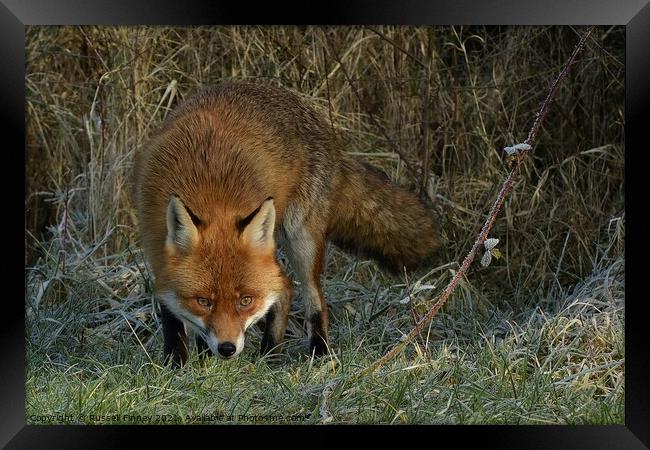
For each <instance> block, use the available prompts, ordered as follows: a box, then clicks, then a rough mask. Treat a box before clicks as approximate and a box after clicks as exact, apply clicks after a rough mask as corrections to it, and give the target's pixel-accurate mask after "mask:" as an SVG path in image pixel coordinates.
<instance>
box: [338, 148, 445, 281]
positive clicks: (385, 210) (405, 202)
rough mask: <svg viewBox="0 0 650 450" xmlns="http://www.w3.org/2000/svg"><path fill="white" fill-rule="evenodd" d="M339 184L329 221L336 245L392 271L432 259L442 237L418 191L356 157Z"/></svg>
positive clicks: (399, 270) (422, 263)
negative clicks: (411, 190)
mask: <svg viewBox="0 0 650 450" xmlns="http://www.w3.org/2000/svg"><path fill="white" fill-rule="evenodd" d="M340 182H341V184H342V188H341V189H339V191H338V192H339V194H338V196H337V203H336V204H335V205H334V209H333V214H332V217H331V220H330V225H329V235H330V239H331V240H332V241H333V242H334V243H335V244H336V245H338V246H339V247H341V248H343V249H345V250H351V251H353V252H358V253H360V254H362V255H365V256H368V257H370V258H373V259H375V260H376V261H377V262H378V263H379V264H380V265H381V266H383V268H385V269H388V270H390V271H391V272H393V273H401V272H402V270H403V269H402V267H403V266H406V267H407V268H408V269H416V268H418V267H421V266H423V265H425V264H427V263H430V262H431V259H432V258H431V257H432V256H433V255H434V254H435V251H436V249H437V247H438V241H439V238H438V230H437V226H436V220H435V218H434V215H433V211H431V210H430V209H428V208H427V207H426V206H425V205H424V203H423V202H422V201H421V200H420V199H419V198H418V197H417V196H416V195H415V194H414V193H412V192H409V191H407V190H406V189H404V188H402V187H400V186H398V185H396V184H395V183H393V182H392V181H390V180H389V179H388V177H386V176H385V175H384V174H383V173H381V172H379V171H378V170H377V169H375V168H373V167H372V166H370V165H367V164H363V163H361V162H358V161H356V160H346V161H345V162H344V165H343V178H342V180H341V181H340Z"/></svg>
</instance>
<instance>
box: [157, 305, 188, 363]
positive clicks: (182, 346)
mask: <svg viewBox="0 0 650 450" xmlns="http://www.w3.org/2000/svg"><path fill="white" fill-rule="evenodd" d="M160 318H161V321H162V329H163V341H164V345H163V347H164V349H163V353H164V359H163V362H164V364H165V365H166V364H167V363H169V360H170V359H171V361H172V366H173V367H180V366H182V365H183V364H185V362H186V361H187V355H188V345H187V335H186V334H185V327H184V326H183V323H182V322H181V321H180V320H178V319H177V318H176V317H174V315H173V314H172V313H171V312H170V311H169V310H168V309H167V307H166V306H165V305H164V304H162V303H161V304H160Z"/></svg>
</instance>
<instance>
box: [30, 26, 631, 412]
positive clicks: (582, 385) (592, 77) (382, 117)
mask: <svg viewBox="0 0 650 450" xmlns="http://www.w3.org/2000/svg"><path fill="white" fill-rule="evenodd" d="M623 36H624V32H623V28H622V27H618V28H617V27H611V28H605V27H601V28H597V30H596V32H595V33H594V39H593V40H592V41H590V42H589V43H588V46H587V48H586V49H585V51H584V52H583V54H582V56H581V57H580V59H579V61H578V63H577V64H576V66H575V67H574V69H573V71H572V73H571V76H570V77H569V78H568V79H567V80H565V83H564V84H563V86H562V89H561V91H560V94H559V96H558V98H557V100H556V101H555V102H554V103H553V105H552V106H551V113H550V114H549V116H548V119H547V122H546V123H545V127H544V129H543V130H542V132H541V134H540V137H539V140H538V145H537V146H536V148H535V150H534V152H535V153H534V154H533V155H531V156H532V157H531V158H530V160H529V161H528V163H527V165H526V166H525V168H524V172H523V173H522V174H521V176H520V179H519V181H518V182H517V185H516V186H515V188H514V190H513V191H512V193H511V195H510V196H509V197H508V199H507V201H506V204H505V205H504V210H503V212H502V214H501V215H500V216H499V219H498V221H497V223H496V224H495V228H494V230H493V232H492V233H491V236H493V237H494V238H498V239H499V243H498V245H497V247H496V248H497V249H498V250H499V251H500V253H501V257H500V258H498V259H497V258H494V257H493V258H492V261H491V263H490V265H489V266H487V267H482V266H481V265H480V264H479V262H478V261H476V262H475V263H474V265H473V266H472V269H470V271H469V274H468V276H467V277H466V278H465V279H463V281H462V283H461V284H460V286H459V287H458V289H457V290H456V291H455V292H454V294H453V296H452V298H451V299H450V300H449V301H448V303H447V304H446V305H445V307H444V308H443V310H442V312H441V313H440V314H439V315H438V316H437V317H436V318H435V319H434V321H433V322H432V323H431V325H430V326H429V328H428V329H427V330H426V332H423V333H422V335H421V336H420V338H419V339H417V340H415V341H414V342H413V343H411V344H410V345H409V346H408V348H407V350H406V351H404V352H402V353H401V354H400V355H398V357H396V358H395V359H394V360H392V361H391V362H390V363H389V364H387V365H386V366H383V367H382V368H381V370H380V371H379V372H378V373H376V374H374V375H371V376H366V377H362V378H359V379H356V378H354V375H355V374H357V373H358V372H359V371H360V369H362V368H364V367H367V366H368V365H370V364H371V363H372V362H373V361H375V360H376V359H377V358H379V357H380V356H381V355H382V354H384V352H385V351H386V350H388V349H389V348H391V347H392V346H393V345H394V344H395V343H396V342H398V341H399V339H400V337H401V336H403V335H404V334H406V333H408V331H409V330H410V329H411V327H412V325H413V323H414V320H415V319H416V318H417V317H420V316H421V315H422V314H424V313H425V312H426V310H427V309H428V308H429V306H430V301H431V299H432V298H434V297H435V295H436V294H437V293H438V291H439V290H440V289H441V288H442V287H444V286H445V285H446V283H447V282H448V281H449V279H450V278H451V277H452V276H453V274H454V273H455V272H454V271H455V270H456V269H457V268H458V261H459V259H461V258H462V257H463V256H464V255H465V253H466V252H467V250H468V249H469V247H470V246H471V243H472V242H473V240H474V239H475V237H476V235H477V234H478V231H479V229H480V226H481V225H482V221H483V219H484V218H485V215H486V213H487V210H488V208H489V206H490V204H491V202H492V200H493V199H494V196H495V195H496V190H497V189H498V185H499V183H500V181H501V180H502V179H503V177H504V176H505V174H506V172H507V164H506V161H505V158H504V157H505V156H506V155H505V153H506V152H504V151H503V149H504V147H507V146H512V144H513V143H516V142H521V141H522V140H523V138H525V134H526V133H527V131H528V129H529V127H530V125H531V123H532V120H533V118H534V114H535V112H536V110H537V108H538V107H539V104H540V103H541V101H542V100H543V98H544V97H545V95H546V93H547V91H548V87H549V83H550V82H551V81H552V79H553V78H554V76H555V75H556V74H557V72H558V71H559V69H560V68H561V67H562V65H563V63H564V61H565V60H566V58H567V56H568V55H569V54H570V52H571V50H572V49H573V44H574V43H575V41H576V40H577V38H578V37H577V34H576V30H572V29H571V28H566V27H564V28H562V27H514V28H512V27H476V28H461V27H445V28H410V27H377V28H375V27H372V28H362V27H343V28H310V27H261V28H260V27H252V28H249V27H213V28H166V27H155V28H142V27H140V28H124V27H120V28H112V27H111V28H103V27H83V28H79V27H60V28H59V27H28V30H27V61H28V64H27V77H26V87H27V149H26V151H27V154H26V155H27V156H26V158H27V168H26V175H27V186H26V191H27V196H26V199H25V201H26V208H27V214H26V223H27V229H26V247H27V253H26V255H25V256H26V265H25V270H26V277H27V282H28V283H27V284H28V286H27V287H28V289H27V293H26V316H27V330H26V336H27V360H28V375H27V420H28V423H33V422H34V421H33V420H32V421H30V416H37V415H46V414H68V415H70V416H72V417H74V420H75V421H81V422H84V423H115V421H117V423H130V422H133V421H135V422H138V423H140V422H146V420H147V418H146V416H151V417H152V420H155V419H157V417H156V416H160V420H159V422H160V421H162V419H163V418H165V419H166V420H173V421H180V422H183V423H186V422H189V423H197V422H201V421H202V420H203V419H208V420H210V419H212V421H211V422H207V423H240V422H244V423H252V422H255V423H259V422H260V421H261V422H271V423H280V422H283V421H285V420H287V419H286V418H287V416H289V421H290V423H323V422H324V423H517V424H519V423H531V424H542V423H580V424H582V423H619V424H620V423H623V421H624V416H623V411H624V360H625V358H624V346H623V344H624V338H623V336H624V334H623V322H624V284H625V282H624V280H625V272H624V258H625V254H624V238H625V233H624V230H625V204H624V191H623V182H624V178H623V167H624V149H623V125H624V117H623V94H624V92H623V79H624V72H623V67H624V66H623V62H622V61H623V48H624V46H623V42H624V38H623ZM231 78H235V79H242V78H245V79H249V80H250V79H256V80H260V81H264V82H270V83H276V84H282V85H284V86H288V87H292V88H294V89H296V90H298V91H299V92H301V93H302V94H303V95H304V96H305V97H308V98H311V99H312V100H313V102H314V103H315V104H316V106H317V107H319V108H320V109H321V110H322V111H323V112H324V114H325V115H326V117H328V118H329V119H330V120H331V121H332V123H333V125H334V127H335V128H336V130H337V133H338V134H339V135H340V136H341V139H342V141H343V143H344V145H345V147H346V148H347V149H348V150H349V151H350V152H351V153H354V154H356V155H357V156H358V157H359V158H362V159H365V160H367V161H369V162H371V163H372V164H374V165H376V166H378V167H379V168H381V169H382V170H384V171H385V172H386V173H387V174H388V175H389V176H391V177H392V178H393V179H395V180H396V181H398V182H400V183H401V184H403V185H405V186H406V187H407V188H409V189H412V190H414V191H418V190H422V191H424V192H426V193H427V195H428V196H429V198H431V199H433V204H434V208H436V210H437V212H438V213H439V214H440V217H441V229H442V237H443V239H444V241H445V245H444V246H443V248H442V250H441V252H440V257H439V261H438V263H437V264H436V265H435V266H434V267H432V268H431V270H430V271H428V272H426V271H424V272H422V273H412V274H411V273H410V274H407V275H406V276H405V277H401V278H391V277H389V276H388V275H386V274H384V273H382V272H381V271H379V270H378V269H377V268H376V266H375V265H374V263H372V262H370V261H365V260H359V259H356V258H354V257H352V256H350V255H347V254H345V253H342V252H340V251H339V250H337V249H335V248H333V247H332V248H331V249H330V252H329V253H330V255H329V258H328V266H327V271H326V275H325V279H324V289H325V293H326V296H327V298H328V301H329V304H330V305H331V326H332V328H331V339H332V349H331V354H330V356H329V357H326V358H324V359H322V360H312V359H311V358H309V356H308V355H307V353H306V344H305V342H304V330H303V317H302V315H303V312H302V307H301V300H300V298H297V299H296V301H295V302H294V305H293V310H292V313H291V315H290V323H289V329H288V334H287V343H286V345H285V351H284V352H283V355H282V357H281V358H278V359H277V360H273V359H269V358H261V359H260V358H259V357H258V355H257V351H258V347H259V340H260V337H261V335H260V331H259V330H258V329H257V328H254V329H252V330H251V331H250V332H249V333H248V337H247V348H246V350H245V352H244V353H243V354H242V355H240V357H239V358H238V359H237V360H234V361H228V362H223V361H219V360H206V361H201V360H199V359H198V358H197V357H196V355H193V356H192V360H191V361H190V364H189V366H188V367H187V368H186V369H184V370H182V371H172V370H170V369H168V368H164V367H161V366H160V356H161V344H162V336H161V333H160V322H159V319H158V316H157V314H156V310H155V307H154V302H153V298H152V296H151V280H150V276H149V273H148V271H147V267H146V266H145V264H144V262H143V260H142V254H141V252H140V249H139V246H138V236H137V233H136V227H135V224H136V223H137V218H136V217H135V215H134V212H133V207H132V202H131V200H130V198H129V195H128V194H129V185H128V175H129V173H130V169H131V164H132V159H133V154H134V152H135V151H137V146H138V145H139V144H141V143H142V142H143V141H144V140H145V139H146V137H147V135H148V134H149V133H150V132H151V131H152V130H153V129H154V128H155V127H156V126H157V125H158V124H159V123H160V121H161V120H162V119H163V118H164V116H165V115H166V114H167V113H168V112H169V110H170V109H171V108H173V107H174V106H175V105H176V104H177V103H178V102H179V101H180V100H181V99H182V98H183V97H185V96H187V95H188V94H189V93H190V92H191V91H192V89H194V88H196V87H197V86H199V85H201V84H206V83H213V82H218V81H219V80H222V79H231ZM517 150H523V149H517ZM398 152H399V153H400V154H401V157H400V156H398ZM402 157H404V158H408V166H410V167H424V168H426V169H425V170H424V173H426V175H427V176H426V177H423V176H422V174H421V173H419V172H418V173H412V172H410V171H409V170H407V168H406V165H405V163H404V161H403V160H402V159H401V158H402ZM288 270H291V268H288ZM91 415H95V416H100V418H99V419H97V420H95V419H94V418H91ZM280 415H282V417H280ZM138 416H140V417H138ZM202 417H203V419H202Z"/></svg>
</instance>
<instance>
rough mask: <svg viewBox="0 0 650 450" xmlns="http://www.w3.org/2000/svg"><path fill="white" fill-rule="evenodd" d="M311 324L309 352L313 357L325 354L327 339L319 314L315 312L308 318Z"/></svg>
mask: <svg viewBox="0 0 650 450" xmlns="http://www.w3.org/2000/svg"><path fill="white" fill-rule="evenodd" d="M309 322H310V323H311V336H310V340H309V352H310V353H313V354H314V356H322V355H325V354H327V337H326V336H325V332H324V331H323V318H322V317H321V313H320V311H319V312H316V313H314V314H312V316H311V317H310V318H309Z"/></svg>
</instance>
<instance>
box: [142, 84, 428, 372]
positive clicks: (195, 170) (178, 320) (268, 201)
mask: <svg viewBox="0 0 650 450" xmlns="http://www.w3.org/2000/svg"><path fill="white" fill-rule="evenodd" d="M134 175H135V188H136V203H137V209H138V218H139V228H140V236H141V241H142V245H143V250H144V252H145V256H146V259H147V261H148V263H149V266H150V267H151V270H152V272H153V275H154V295H155V297H156V298H157V300H158V301H159V302H160V304H161V321H162V327H163V335H164V357H165V362H168V361H169V360H170V359H171V360H172V363H173V364H174V365H176V366H178V365H183V364H184V363H185V361H186V360H187V357H188V342H187V341H188V339H187V334H186V332H187V329H186V327H187V328H189V329H192V330H193V331H194V332H195V333H196V335H197V346H198V347H199V349H200V350H201V351H207V352H208V353H214V354H217V355H218V356H220V357H222V358H231V357H234V356H236V355H238V354H239V353H240V352H241V351H242V349H243V347H244V333H245V331H246V329H247V328H248V327H250V326H251V325H252V324H254V323H256V322H257V321H258V320H260V319H262V318H265V326H264V334H263V338H262V344H261V347H262V348H261V351H262V353H267V352H270V351H278V350H279V349H280V346H281V344H282V341H283V339H284V334H285V331H286V327H287V318H288V313H289V310H290V304H291V300H292V296H293V289H292V284H291V282H290V281H289V279H288V278H287V276H286V274H285V273H284V272H283V270H282V268H281V266H280V264H279V263H278V260H277V257H276V243H277V244H278V245H279V246H280V247H281V248H282V249H283V250H284V251H285V252H286V254H287V257H288V259H289V263H290V264H291V266H292V268H293V269H294V272H295V274H296V277H297V279H298V281H299V282H300V286H301V290H302V294H303V299H304V305H305V321H306V327H307V334H308V336H309V348H310V351H311V352H312V353H313V354H315V355H322V354H323V353H326V352H327V345H328V339H327V335H328V313H327V304H326V302H325V297H324V295H323V289H322V287H321V282H320V276H321V273H322V272H323V268H324V265H325V263H324V257H325V249H326V243H327V241H328V240H329V241H331V242H333V243H334V244H336V245H338V246H340V247H342V248H343V249H346V250H351V251H353V252H358V253H360V254H362V255H366V256H369V257H372V258H374V259H375V260H377V261H378V262H379V264H380V265H381V266H383V267H384V268H387V269H389V270H392V271H394V272H399V271H401V270H402V269H403V267H407V268H409V269H414V268H417V267H418V266H420V265H422V264H423V263H426V262H428V261H430V260H431V257H432V256H433V255H434V253H435V251H436V248H437V247H438V237H437V226H436V220H435V219H434V216H433V214H432V212H431V210H430V209H428V208H427V207H426V206H425V205H424V204H423V203H422V202H421V201H420V200H419V199H418V197H417V196H416V195H415V194H413V193H411V192H409V191H407V190H406V189H404V188H401V187H399V186H398V185H396V184H394V183H393V182H391V181H390V180H389V179H388V177H386V176H385V175H384V174H383V173H381V172H380V171H379V170H376V169H374V168H373V167H372V166H369V165H366V164H364V163H362V162H360V161H357V160H355V159H353V158H352V157H351V156H350V155H348V154H346V153H345V151H344V150H343V148H342V146H341V144H340V143H339V141H338V139H337V136H336V135H335V134H334V132H333V131H332V128H331V126H330V125H329V123H328V122H327V121H326V120H325V119H324V118H323V117H321V116H320V115H319V114H318V113H317V112H316V111H315V110H314V109H313V108H311V107H310V106H309V105H307V104H306V103H305V102H304V101H303V100H301V99H300V97H299V96H298V95H296V94H294V93H293V92H291V91H289V90H285V89H282V88H276V87H271V86H267V85H260V84H254V83H243V82H241V83H237V82H229V83H224V84H220V85H217V86H211V87H209V88H205V89H204V90H202V91H200V92H199V93H197V94H195V95H194V96H192V97H191V98H189V99H187V100H186V101H185V102H184V103H183V104H182V105H181V106H179V107H178V108H177V109H176V110H175V111H173V112H172V113H170V115H169V116H168V117H167V119H166V120H165V121H164V123H163V124H162V126H161V128H160V129H159V130H158V131H157V132H155V133H154V135H153V136H152V137H151V138H150V141H149V142H148V143H147V144H146V145H145V146H144V147H143V148H142V149H141V150H140V151H139V152H138V155H137V157H136V163H135V171H134Z"/></svg>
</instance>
